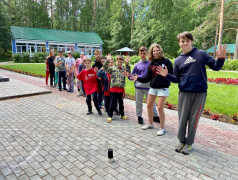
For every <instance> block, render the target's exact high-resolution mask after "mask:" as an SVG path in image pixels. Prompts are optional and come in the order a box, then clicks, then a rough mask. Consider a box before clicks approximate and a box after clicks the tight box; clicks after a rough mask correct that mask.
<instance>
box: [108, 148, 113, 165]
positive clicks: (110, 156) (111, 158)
mask: <svg viewBox="0 0 238 180" xmlns="http://www.w3.org/2000/svg"><path fill="white" fill-rule="evenodd" d="M108 162H109V163H112V162H113V150H112V149H108Z"/></svg>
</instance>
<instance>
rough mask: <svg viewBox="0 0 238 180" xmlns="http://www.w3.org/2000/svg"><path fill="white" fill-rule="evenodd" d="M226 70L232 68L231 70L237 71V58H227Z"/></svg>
mask: <svg viewBox="0 0 238 180" xmlns="http://www.w3.org/2000/svg"><path fill="white" fill-rule="evenodd" d="M228 70H233V71H237V70H238V59H236V60H229V63H228Z"/></svg>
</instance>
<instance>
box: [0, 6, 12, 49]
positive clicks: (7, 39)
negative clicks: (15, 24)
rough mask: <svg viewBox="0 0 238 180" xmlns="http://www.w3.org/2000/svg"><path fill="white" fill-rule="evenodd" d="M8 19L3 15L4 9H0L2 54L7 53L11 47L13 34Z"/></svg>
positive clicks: (0, 44) (0, 47) (0, 45)
mask: <svg viewBox="0 0 238 180" xmlns="http://www.w3.org/2000/svg"><path fill="white" fill-rule="evenodd" d="M8 22H9V21H8V19H7V17H6V16H5V15H4V14H3V11H2V8H0V32H1V33H0V52H1V51H4V52H7V50H8V49H10V47H11V33H10V26H9V25H10V24H9V23H8Z"/></svg>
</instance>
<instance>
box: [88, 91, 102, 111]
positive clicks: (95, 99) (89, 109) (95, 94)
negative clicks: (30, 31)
mask: <svg viewBox="0 0 238 180" xmlns="http://www.w3.org/2000/svg"><path fill="white" fill-rule="evenodd" d="M91 95H92V96H93V103H94V106H95V108H96V109H97V111H100V108H99V105H98V98H97V92H94V93H92V94H89V95H87V97H86V103H87V105H88V111H92V103H91Z"/></svg>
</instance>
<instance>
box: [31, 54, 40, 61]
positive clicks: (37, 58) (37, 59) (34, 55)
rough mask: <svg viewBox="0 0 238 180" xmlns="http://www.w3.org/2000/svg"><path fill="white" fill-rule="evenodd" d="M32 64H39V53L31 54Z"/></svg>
mask: <svg viewBox="0 0 238 180" xmlns="http://www.w3.org/2000/svg"><path fill="white" fill-rule="evenodd" d="M32 62H35V63H39V62H40V58H39V53H34V54H33V61H32Z"/></svg>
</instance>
